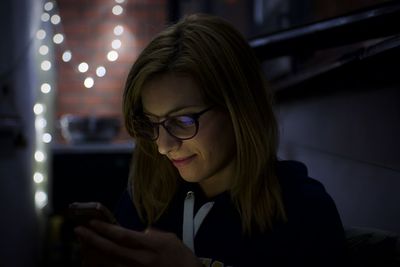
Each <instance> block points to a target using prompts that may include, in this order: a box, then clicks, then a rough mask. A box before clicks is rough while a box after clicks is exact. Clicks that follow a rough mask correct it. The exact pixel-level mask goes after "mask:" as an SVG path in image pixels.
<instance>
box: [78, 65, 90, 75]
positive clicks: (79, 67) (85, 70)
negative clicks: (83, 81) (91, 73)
mask: <svg viewBox="0 0 400 267" xmlns="http://www.w3.org/2000/svg"><path fill="white" fill-rule="evenodd" d="M88 69H89V65H88V64H87V63H86V62H82V63H81V64H79V65H78V70H79V71H80V72H82V73H83V72H87V71H88Z"/></svg>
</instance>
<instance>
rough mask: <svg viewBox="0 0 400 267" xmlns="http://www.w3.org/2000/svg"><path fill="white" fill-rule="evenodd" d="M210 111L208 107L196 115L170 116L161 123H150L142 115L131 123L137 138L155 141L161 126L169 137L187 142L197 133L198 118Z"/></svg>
mask: <svg viewBox="0 0 400 267" xmlns="http://www.w3.org/2000/svg"><path fill="white" fill-rule="evenodd" d="M211 109H212V107H208V108H206V109H204V110H202V111H200V112H197V113H192V114H187V115H178V116H171V117H168V118H166V119H165V120H163V121H161V122H152V121H150V119H149V118H148V117H147V116H144V115H142V116H140V117H139V116H137V117H136V118H135V119H134V122H133V123H134V129H135V132H136V133H137V135H138V137H141V138H144V139H148V140H151V141H155V140H157V138H158V136H159V132H160V131H159V129H160V125H161V126H162V127H164V129H165V130H166V131H167V132H168V133H169V134H170V135H171V136H173V137H175V138H177V139H179V140H188V139H191V138H193V137H195V136H196V134H197V132H198V131H199V118H200V116H201V115H203V114H204V113H206V112H207V111H209V110H211Z"/></svg>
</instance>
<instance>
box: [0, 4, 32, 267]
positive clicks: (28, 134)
mask: <svg viewBox="0 0 400 267" xmlns="http://www.w3.org/2000/svg"><path fill="white" fill-rule="evenodd" d="M39 6H40V1H29V0H8V1H7V0H6V1H4V0H3V1H0V20H1V23H0V35H1V42H0V88H1V94H0V113H1V114H0V146H1V147H0V196H1V201H0V211H1V217H0V218H1V220H0V224H1V225H0V237H1V238H0V266H16V267H20V266H21V267H29V266H36V264H37V262H38V255H39V253H38V251H39V249H40V228H39V226H40V225H39V217H38V214H36V211H35V203H34V192H33V184H32V183H33V182H32V165H31V164H32V155H33V142H34V140H35V139H34V137H35V134H34V126H33V121H34V119H33V111H32V106H33V98H34V96H33V91H34V90H33V85H34V82H35V78H34V73H33V69H34V68H33V64H34V62H33V60H32V59H33V58H34V56H33V55H34V54H33V49H34V42H33V39H34V32H35V28H36V26H37V24H36V21H39V15H38V14H39V12H38V11H39V9H38V8H39Z"/></svg>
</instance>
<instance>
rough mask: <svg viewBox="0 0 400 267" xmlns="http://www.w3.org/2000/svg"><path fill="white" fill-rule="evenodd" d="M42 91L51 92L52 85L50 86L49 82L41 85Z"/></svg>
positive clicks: (44, 92)
mask: <svg viewBox="0 0 400 267" xmlns="http://www.w3.org/2000/svg"><path fill="white" fill-rule="evenodd" d="M40 91H41V92H42V93H43V94H48V93H50V91H51V86H50V84H48V83H43V84H42V85H41V86H40Z"/></svg>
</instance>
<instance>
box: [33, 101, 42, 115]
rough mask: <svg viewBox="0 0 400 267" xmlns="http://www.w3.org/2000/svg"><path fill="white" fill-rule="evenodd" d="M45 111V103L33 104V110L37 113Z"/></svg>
mask: <svg viewBox="0 0 400 267" xmlns="http://www.w3.org/2000/svg"><path fill="white" fill-rule="evenodd" d="M43 111H44V105H43V104H40V103H37V104H35V105H34V106H33V112H35V114H36V115H39V114H42V113H43Z"/></svg>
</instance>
